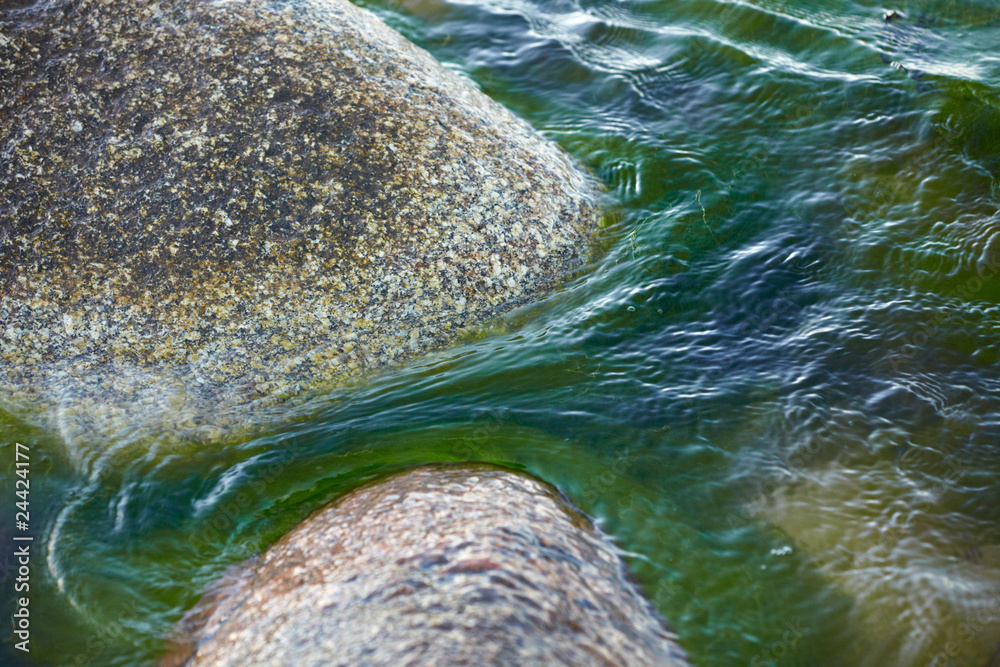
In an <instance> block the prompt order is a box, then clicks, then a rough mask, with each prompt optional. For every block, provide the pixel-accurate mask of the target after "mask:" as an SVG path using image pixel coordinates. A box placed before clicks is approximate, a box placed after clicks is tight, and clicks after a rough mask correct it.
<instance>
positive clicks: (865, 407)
mask: <svg viewBox="0 0 1000 667" xmlns="http://www.w3.org/2000/svg"><path fill="white" fill-rule="evenodd" d="M369 7H370V8H372V9H373V10H375V11H376V12H378V13H379V14H380V15H381V16H383V18H385V19H386V20H387V21H388V22H390V23H391V24H392V25H393V26H395V27H396V28H398V29H400V30H401V31H402V32H403V33H404V34H406V35H407V36H408V37H410V38H411V39H412V40H414V41H415V42H417V43H418V44H420V45H422V46H425V47H426V48H428V49H429V50H430V51H431V52H432V53H434V54H435V55H436V56H437V57H438V58H439V59H441V60H443V61H445V62H447V63H448V64H449V65H450V66H452V67H454V68H455V69H456V70H458V71H460V72H462V73H464V74H465V75H467V76H468V77H469V78H471V79H472V80H474V81H475V82H476V83H477V84H478V85H479V86H480V87H481V88H482V89H483V90H485V91H486V92H487V93H488V94H490V95H491V96H493V97H494V98H496V99H498V100H500V101H501V102H502V103H504V104H505V105H507V106H508V107H510V108H511V109H513V110H514V111H515V112H516V113H518V114H520V115H521V116H523V117H525V118H527V119H528V120H529V121H530V122H531V123H532V124H533V125H534V126H535V127H537V128H539V129H540V130H541V131H543V132H544V133H545V134H547V135H548V136H550V137H552V138H554V139H555V140H557V141H559V142H560V143H561V144H562V145H563V146H564V147H566V148H567V149H568V150H569V151H570V152H572V153H573V154H574V155H576V156H577V157H578V158H579V159H580V160H581V161H582V162H584V163H585V164H587V165H588V166H589V167H590V168H591V169H592V170H593V171H594V172H595V173H596V174H598V175H599V176H600V177H601V178H602V179H603V181H604V182H605V183H606V184H607V186H608V188H609V190H610V192H611V193H612V195H613V197H614V199H616V200H617V201H618V202H620V204H621V207H622V209H621V210H622V215H621V216H620V221H619V222H617V223H616V224H615V225H614V226H613V227H612V229H610V230H609V231H608V238H607V244H608V251H607V253H606V254H605V255H604V256H603V257H601V258H600V259H599V260H598V261H597V262H596V263H595V264H594V265H593V266H592V267H590V269H589V270H588V271H587V272H586V273H585V274H584V275H582V276H580V277H579V278H577V279H575V280H574V281H573V282H571V283H570V284H568V285H566V286H565V287H564V288H563V289H562V290H560V291H559V292H558V293H556V294H554V295H552V296H551V297H550V298H548V299H546V300H545V301H544V302H542V303H541V304H538V305H537V306H535V307H532V308H530V309H528V310H525V311H523V312H521V313H518V314H517V315H515V316H513V317H511V318H509V320H508V321H506V322H505V323H502V324H500V325H498V326H497V328H496V330H495V331H494V332H493V333H492V334H491V335H489V336H486V337H485V338H482V339H480V340H477V341H475V342H470V343H468V344H466V345H465V346H463V347H459V348H455V349H452V350H448V351H446V352H442V353H439V354H436V355H433V356H431V357H429V358H426V359H423V360H420V361H418V362H415V363H413V364H411V365H410V366H408V367H407V368H404V369H400V370H398V371H394V372H392V373H389V374H386V375H384V376H382V377H379V378H376V379H374V380H373V381H371V382H370V383H366V384H362V385H358V386H355V387H348V388H344V389H341V390H337V391H334V392H331V393H330V394H329V395H325V396H321V397H317V398H316V399H315V400H313V401H311V402H308V403H306V404H304V405H303V406H300V407H299V408H298V409H297V412H296V414H295V415H294V418H292V419H290V420H288V421H286V422H285V423H283V424H279V425H276V426H274V427H273V428H270V429H269V430H267V431H266V432H263V433H259V434H257V435H255V436H253V437H244V438H242V439H236V440H235V441H230V442H220V443H215V444H214V445H210V446H205V445H198V446H195V445H193V444H190V443H183V442H180V443H178V442H174V441H171V439H170V438H169V437H163V438H160V439H159V440H157V441H156V442H154V443H147V444H146V445H144V446H143V447H141V448H137V447H135V446H134V445H131V446H119V445H116V443H115V442H108V443H82V442H74V441H72V440H73V439H72V438H70V440H71V441H70V442H67V441H66V438H63V437H60V434H59V433H56V432H51V431H43V430H40V429H38V428H35V427H33V426H31V425H30V424H28V423H25V422H23V421H20V420H18V419H16V418H14V417H5V418H3V421H2V423H0V429H2V431H0V443H3V445H4V446H3V449H2V451H3V456H4V457H5V458H4V461H5V464H4V466H5V470H6V473H5V475H6V479H12V477H11V476H12V474H13V460H14V457H13V444H12V443H13V442H14V441H19V442H23V443H27V444H29V445H31V447H32V487H31V488H32V496H31V498H32V525H33V526H34V527H35V530H36V531H37V532H36V534H37V535H38V536H39V541H38V542H36V549H38V552H37V553H36V558H35V560H34V561H33V565H34V571H33V579H32V598H31V600H32V602H31V604H32V615H33V616H32V618H33V626H32V627H33V635H32V647H33V652H32V654H31V656H30V657H31V659H32V662H30V663H27V664H38V665H44V664H94V665H134V664H143V663H151V662H152V661H153V660H155V658H156V657H157V656H158V655H159V654H160V652H161V651H162V650H163V646H164V640H163V638H164V636H165V635H166V634H167V633H168V632H169V630H170V628H171V627H172V625H173V623H175V622H176V621H177V619H178V618H179V617H180V616H181V614H182V613H183V611H184V610H185V609H186V608H188V607H189V606H190V605H191V604H193V602H194V601H195V600H196V599H197V597H198V594H199V591H200V590H202V588H203V587H204V586H205V585H207V584H208V583H209V582H210V581H212V580H214V579H216V578H217V577H218V576H219V575H220V574H221V573H222V572H223V571H224V570H225V569H226V567H228V566H229V565H232V564H233V563H236V562H239V561H240V560H242V559H244V558H246V557H248V556H250V555H251V554H252V553H254V552H255V551H256V550H258V549H260V548H262V547H265V546H266V545H267V544H269V543H270V542H271V541H273V540H274V539H276V538H277V537H278V536H279V535H281V534H282V533H283V532H285V531H287V530H288V529H289V528H290V527H291V526H293V525H294V524H295V523H296V522H297V521H299V520H300V519H302V518H303V517H304V516H306V515H307V514H308V513H309V512H311V511H312V510H314V509H315V508H317V507H319V506H320V505H321V504H323V503H324V502H326V501H327V500H329V499H331V498H333V497H335V496H336V495H337V494H339V493H342V492H343V491H344V490H346V489H348V488H350V487H352V486H353V485H356V484H357V483H359V482H360V481H362V480H364V479H366V478H368V477H370V476H372V475H375V474H377V473H378V472H379V471H384V470H386V469H389V468H392V467H396V466H402V465H409V464H414V463H420V462H424V461H438V460H470V459H476V460H488V461H497V462H506V463H509V464H515V465H521V466H524V467H526V468H528V469H529V470H532V471H533V472H535V473H537V474H539V475H541V476H542V477H544V478H546V479H548V480H550V481H552V482H554V483H555V484H557V485H558V486H559V487H560V488H561V489H563V490H564V491H565V492H566V493H567V494H568V495H569V496H570V497H571V498H573V499H574V500H575V501H576V502H577V503H579V504H580V505H581V506H582V507H583V508H584V509H585V510H587V511H588V512H590V513H591V514H592V515H594V516H595V517H597V518H598V520H599V521H601V522H602V524H603V526H604V527H605V528H606V529H607V530H608V531H609V532H610V533H611V534H613V535H615V536H616V538H617V539H618V540H619V542H620V543H621V545H622V546H623V547H624V548H625V549H626V550H627V551H628V552H630V553H632V554H633V557H632V564H633V566H634V569H635V571H636V573H637V576H638V578H639V580H640V582H641V583H642V585H643V586H644V588H645V590H646V592H647V593H648V594H649V596H650V597H651V598H652V599H653V600H655V602H656V604H657V605H658V606H659V608H660V609H661V610H662V611H663V613H664V614H665V615H666V616H667V617H668V618H669V619H671V621H672V623H673V625H674V626H675V628H676V630H677V631H678V633H679V635H680V637H681V641H682V643H683V645H684V646H685V648H686V649H687V650H688V652H689V653H690V655H691V657H692V659H693V660H694V661H695V662H696V663H697V664H703V665H746V664H750V665H768V664H774V665H780V666H782V667H784V666H785V665H788V666H792V665H873V666H874V665H935V666H936V667H937V666H941V665H945V664H949V661H951V663H950V664H956V665H975V666H983V665H996V664H998V662H1000V657H998V656H1000V521H998V520H1000V515H998V509H997V508H998V507H1000V483H998V474H1000V447H998V438H1000V368H998V360H1000V350H998V343H997V341H998V340H1000V337H998V330H1000V308H998V304H1000V213H998V206H997V202H998V196H1000V181H998V176H1000V8H998V7H997V6H996V4H995V3H992V2H963V3H955V2H949V1H942V2H905V3H902V4H900V5H893V6H892V7H885V8H884V7H882V6H881V5H878V4H875V3H856V2H847V1H830V2H819V3H815V2H805V1H804V0H797V1H796V2H760V1H758V2H715V1H708V0H695V1H692V2H667V1H665V0H659V1H642V2H639V1H624V2H609V1H607V0H601V1H596V0H585V1H580V0H574V1H570V0H551V1H529V0H497V1H493V2H491V1H487V0H483V1H462V2H451V3H449V2H440V1H438V0H404V1H403V2H400V3H386V4H371V5H369ZM890 10H895V11H896V12H898V13H899V16H895V17H891V18H888V20H887V19H886V13H887V12H889V11H890ZM890 16H891V15H890ZM123 440H124V441H127V440H128V439H127V438H123ZM10 487H12V484H8V483H6V482H5V485H4V487H3V488H10ZM12 504H13V502H12V501H11V502H8V503H6V504H5V505H3V507H4V512H11V513H12V511H13V510H12V507H11V506H12ZM12 525H13V518H12V516H10V517H7V518H5V519H4V520H3V522H2V524H0V526H2V527H0V530H3V531H10V530H11V526H12ZM4 538H5V539H4V540H3V542H4V543H9V542H10V540H9V539H7V538H8V536H7V535H6V534H5V535H4ZM7 557H8V556H7V555H6V554H5V558H7ZM6 562H9V561H6ZM3 591H4V593H3V598H2V599H3V604H4V605H5V607H4V611H5V613H6V612H7V609H12V604H13V601H12V599H11V596H12V585H11V578H10V576H8V577H7V578H6V580H5V582H4V588H3ZM3 632H4V633H7V632H9V630H4V631H3ZM4 636H5V639H6V638H7V637H8V635H6V634H5V635H4ZM10 650H11V649H10V648H9V642H6V641H5V647H4V649H3V651H5V652H6V651H10ZM12 661H17V662H12ZM23 661H24V658H23V656H21V655H18V654H14V653H13V652H8V653H4V654H3V655H0V663H3V664H21V663H22V662H23Z"/></svg>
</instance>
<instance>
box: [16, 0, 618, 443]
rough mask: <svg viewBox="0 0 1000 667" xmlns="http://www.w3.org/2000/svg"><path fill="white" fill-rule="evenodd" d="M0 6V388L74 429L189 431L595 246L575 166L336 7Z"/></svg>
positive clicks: (486, 315)
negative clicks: (591, 240) (1, 121)
mask: <svg viewBox="0 0 1000 667" xmlns="http://www.w3.org/2000/svg"><path fill="white" fill-rule="evenodd" d="M0 19H2V28H0V30H2V31H0V117H2V118H3V119H4V122H3V123H0V156H2V159H0V193H2V194H0V321H2V324H0V395H2V396H3V399H0V400H3V404H4V405H5V406H6V407H7V408H8V409H13V410H15V411H24V412H27V413H32V412H33V413H34V414H36V415H38V416H41V417H42V418H43V419H47V420H48V421H50V422H52V421H58V422H59V427H60V428H61V429H63V430H64V431H66V434H67V435H74V436H80V435H87V434H88V433H90V434H91V436H93V437H101V435H102V434H106V433H108V432H114V431H116V430H118V429H121V428H123V426H122V425H126V424H127V425H129V428H131V429H139V430H143V425H145V427H146V428H145V431H146V432H148V431H149V428H153V429H154V430H155V428H157V427H162V428H165V429H168V430H170V431H172V432H178V431H184V430H185V429H187V430H188V431H190V432H191V433H194V434H197V433H198V432H199V431H201V432H202V434H205V433H210V432H209V431H208V430H206V429H211V428H217V427H219V426H226V425H229V424H231V423H232V422H233V421H234V419H228V418H227V415H230V416H232V415H235V414H238V415H240V419H242V418H243V417H245V415H246V412H247V406H249V405H261V404H262V403H261V402H260V399H273V398H274V397H288V396H294V395H296V394H299V393H300V392H302V391H303V390H304V389H307V388H310V387H315V386H316V385H317V384H322V383H324V382H327V383H333V382H341V381H344V380H347V379H350V378H353V377H357V376H361V375H363V374H366V373H369V372H371V371H373V370H376V369H379V368H383V367H385V366H387V365H390V364H393V363H398V362H402V361H405V360H407V359H409V358H411V357H413V356H414V355H416V354H420V353H423V352H426V351H428V350H432V349H436V348H440V347H442V346H444V345H446V344H448V343H450V342H453V341H454V340H455V339H456V336H457V335H458V334H459V332H460V331H462V330H463V329H464V328H467V327H470V326H474V325H479V324H482V323H483V322H484V321H488V320H489V319H490V318H492V317H495V316H496V315H498V314H501V313H503V312H506V311H509V310H511V309H513V308H515V307H516V306H518V305H520V304H523V303H525V302H527V301H529V300H531V299H534V298H536V297H537V296H538V295H540V294H541V293H543V292H544V291H545V290H548V289H551V287H552V286H553V285H554V284H555V283H556V282H558V281H559V280H560V279H562V278H564V277H565V276H566V275H567V273H568V272H571V271H573V270H574V269H576V268H578V267H580V266H581V265H582V264H583V263H584V262H585V261H586V259H587V257H588V254H589V251H590V247H591V244H590V238H591V235H592V233H593V232H594V230H595V229H596V227H597V223H598V219H599V215H600V213H599V207H598V203H597V198H596V196H595V189H594V186H593V184H592V183H591V181H590V180H589V178H588V177H587V176H586V175H585V174H584V173H583V172H582V171H581V170H580V169H579V168H578V167H577V166H575V165H574V164H573V162H572V161H571V160H570V159H569V158H568V156H567V155H566V154H565V153H564V152H563V151H561V150H560V149H559V148H558V147H557V146H556V145H555V144H554V143H552V142H550V141H548V140H546V139H544V138H542V137H541V136H540V135H539V134H538V133H536V132H535V131H534V130H532V129H531V128H530V127H529V126H528V125H527V124H526V123H524V122H523V121H521V120H519V119H518V118H516V117H515V116H514V115H512V114H511V113H510V112H508V111H507V110H505V109H504V108H502V107H501V106H500V105H498V104H496V103H495V102H493V101H492V100H490V99H489V98H487V97H486V96H485V95H483V94H482V93H481V92H479V91H478V90H477V89H476V88H475V87H474V86H473V85H471V84H470V83H468V82H467V81H465V80H464V79H462V78H461V77H459V76H457V75H456V74H454V73H453V72H451V71H449V70H448V69H447V68H445V67H443V66H441V65H440V64H438V63H437V62H435V61H434V60H433V58H431V56H430V55H429V54H427V53H426V52H425V51H423V50H421V49H419V48H417V47H415V46H414V45H412V44H411V43H409V42H408V41H406V40H405V39H404V38H403V37H402V36H400V35H399V34H397V33H396V32H394V31H393V30H391V29H390V28H388V27H387V26H386V25H384V24H383V23H382V22H381V21H380V20H378V19H377V18H376V17H375V16H374V15H372V14H371V13H369V12H367V11H365V10H362V9H359V8H356V7H354V6H353V5H351V4H349V3H348V2H346V1H345V0H296V1H295V2H266V1H264V0H230V1H227V2H209V1H201V0H165V1H163V2H144V1H142V0H52V1H50V2H36V3H19V4H14V5H9V4H8V5H5V6H4V7H3V8H0ZM255 402H256V403H255ZM271 402H272V403H273V401H271ZM263 404H270V403H268V402H267V401H264V403H263ZM38 406H41V407H38ZM235 420H236V421H238V419H235Z"/></svg>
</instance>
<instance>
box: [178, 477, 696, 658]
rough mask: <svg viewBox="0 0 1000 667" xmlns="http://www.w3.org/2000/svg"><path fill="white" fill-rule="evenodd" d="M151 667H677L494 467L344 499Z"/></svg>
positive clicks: (241, 574) (551, 503) (548, 507)
mask: <svg viewBox="0 0 1000 667" xmlns="http://www.w3.org/2000/svg"><path fill="white" fill-rule="evenodd" d="M182 628H183V630H182V634H183V635H184V636H185V637H186V638H187V640H188V641H187V643H186V644H184V645H182V646H181V647H180V648H179V649H178V650H177V651H176V652H175V653H173V654H171V655H170V656H168V657H167V658H165V659H164V661H163V663H161V664H163V665H180V664H184V665H190V666H196V665H197V666H201V667H204V666H208V665H255V664H286V665H361V664H369V665H429V664H438V665H460V664H462V665H466V664H491V665H649V666H652V665H656V666H657V667H670V666H671V665H686V664H687V659H686V656H685V654H684V651H683V650H682V649H681V648H680V647H679V646H678V644H677V643H676V638H675V637H674V635H673V634H672V633H671V632H669V631H668V630H667V629H666V628H665V625H664V624H663V620H662V618H661V617H660V616H659V615H658V613H657V612H656V610H655V609H654V608H653V606H652V605H651V604H650V603H649V602H648V601H647V600H646V599H645V598H643V597H642V596H641V595H640V594H639V592H638V591H637V590H636V589H635V587H634V586H633V585H632V584H631V583H630V582H629V579H628V574H627V570H626V566H625V563H624V562H623V561H622V559H621V556H620V551H619V550H618V549H616V548H615V547H614V545H613V544H612V543H611V542H610V540H608V538H607V537H606V536H605V535H604V534H603V533H601V532H600V530H598V529H597V528H596V527H594V526H593V524H591V523H590V521H589V520H588V519H587V518H586V517H585V516H584V515H583V514H581V513H580V512H579V511H578V510H576V509H575V508H574V507H572V506H571V505H570V504H569V502H568V501H567V500H566V499H565V498H564V497H563V496H561V495H560V494H559V493H558V492H557V491H555V490H554V489H553V488H551V487H549V486H548V485H546V484H544V483H541V482H539V481H537V480H536V479H534V478H532V477H529V476H527V475H524V474H521V473H515V472H513V471H510V470H506V469H504V468H500V467H497V466H489V465H482V464H475V465H471V464H461V465H451V466H443V465H439V466H427V467H423V468H418V469H416V470H411V471H409V472H406V473H403V474H398V475H394V476H390V477H388V478H385V479H382V480H379V481H377V482H375V483H373V484H370V485H368V486H364V487H361V488H360V489H357V490H355V491H353V492H351V493H349V494H348V495H346V496H345V497H343V498H342V499H340V500H339V501H337V502H335V503H333V504H332V505H330V506H328V507H327V508H325V509H323V510H321V511H320V512H318V513H317V514H315V515H313V516H312V517H310V518H309V519H307V520H306V521H305V522H303V523H302V524H300V525H299V526H298V527H297V528H296V529H295V530H293V531H292V532H291V533H289V534H288V535H286V536H285V537H283V538H282V539H281V540H279V541H278V542H277V543H276V544H274V545H273V546H272V547H271V548H270V549H268V550H267V552H266V553H264V554H263V556H261V557H259V559H257V560H256V561H252V562H250V563H248V564H247V565H246V566H244V567H243V568H241V569H239V570H238V571H236V572H233V573H232V574H231V575H230V576H229V577H227V578H226V579H225V581H223V582H221V583H220V584H219V585H218V586H217V587H216V588H215V589H214V590H213V591H211V592H210V593H209V594H207V595H206V596H205V597H204V598H203V599H202V601H201V602H200V603H199V604H198V605H197V606H196V607H195V608H194V609H193V610H192V611H191V612H190V613H189V614H188V616H187V617H186V619H185V621H184V622H183V623H182Z"/></svg>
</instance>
